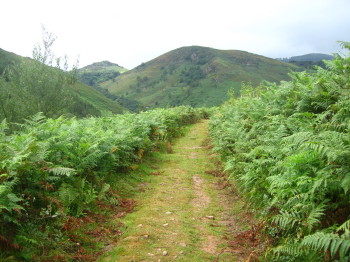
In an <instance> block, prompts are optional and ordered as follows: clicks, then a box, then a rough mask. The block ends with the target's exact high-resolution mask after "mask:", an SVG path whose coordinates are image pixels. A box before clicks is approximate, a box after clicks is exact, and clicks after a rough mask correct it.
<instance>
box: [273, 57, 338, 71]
mask: <svg viewBox="0 0 350 262" xmlns="http://www.w3.org/2000/svg"><path fill="white" fill-rule="evenodd" d="M333 59H334V57H333V56H332V55H328V54H321V53H312V54H306V55H299V56H292V57H290V58H277V60H279V61H283V62H288V63H290V64H293V65H296V66H299V67H301V68H302V69H304V70H310V69H311V70H312V69H313V68H314V67H315V66H320V67H323V68H325V64H324V63H323V60H333Z"/></svg>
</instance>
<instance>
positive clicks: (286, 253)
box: [210, 43, 350, 261]
mask: <svg viewBox="0 0 350 262" xmlns="http://www.w3.org/2000/svg"><path fill="white" fill-rule="evenodd" d="M342 45H343V47H344V48H346V49H349V48H350V44H349V43H342ZM325 63H326V69H323V68H320V67H318V68H317V70H315V72H311V73H307V72H299V73H292V74H291V77H292V81H290V82H283V83H282V84H281V85H279V86H276V85H274V84H270V83H266V84H262V85H260V86H259V87H257V88H252V87H251V86H249V85H245V86H243V93H242V97H241V98H239V99H234V98H232V99H231V100H230V101H229V102H228V103H226V104H225V105H224V106H222V107H221V108H220V109H219V110H218V113H217V114H216V115H215V116H214V117H212V119H211V123H210V130H211V136H212V138H213V140H214V142H215V148H214V150H215V151H217V152H220V153H221V155H222V158H223V159H224V160H225V162H226V171H228V172H230V175H231V178H232V179H235V180H236V181H237V184H238V186H239V188H240V190H241V192H242V193H243V194H244V195H245V196H246V197H247V198H248V199H249V200H250V201H251V203H252V204H253V205H254V206H255V208H257V209H259V210H260V211H261V213H262V214H263V215H264V217H265V218H266V220H267V222H268V226H267V227H266V233H267V234H268V235H269V236H270V238H271V240H272V241H273V248H271V249H270V250H269V252H268V253H267V254H266V257H267V258H266V259H267V261H330V260H332V261H349V260H350V257H349V256H350V227H349V225H350V222H349V221H350V220H349V215H350V209H349V206H350V202H349V200H350V199H349V197H350V195H349V189H350V176H349V174H350V162H349V160H350V125H349V124H350V110H349V109H350V92H349V90H350V57H349V56H348V55H346V56H340V55H336V57H335V59H334V60H333V61H325Z"/></svg>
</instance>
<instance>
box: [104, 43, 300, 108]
mask: <svg viewBox="0 0 350 262" xmlns="http://www.w3.org/2000/svg"><path fill="white" fill-rule="evenodd" d="M297 69H298V67H296V66H293V65H290V64H288V63H284V62H280V61H277V60H275V59H270V58H267V57H263V56H259V55H255V54H251V53H248V52H244V51H235V50H226V51H224V50H217V49H213V48H208V47H200V46H190V47H182V48H178V49H175V50H173V51H170V52H168V53H166V54H163V55H161V56H159V57H157V58H155V59H153V60H151V61H149V62H147V63H143V64H141V65H140V66H138V67H136V68H135V69H133V70H130V71H127V72H125V73H123V74H122V75H120V76H118V77H117V78H115V79H113V80H110V81H108V82H105V83H102V84H101V86H102V87H103V88H106V89H108V90H109V92H110V93H112V94H114V95H118V96H124V97H126V98H132V99H136V100H138V101H140V102H141V103H142V104H144V105H146V106H149V107H160V106H177V105H191V106H195V107H200V106H217V105H220V104H222V103H223V102H224V101H225V100H227V99H228V95H227V93H228V90H229V89H231V88H233V89H235V90H236V92H239V89H240V86H241V82H242V81H245V82H251V83H252V84H254V85H255V84H258V83H260V82H261V81H262V80H267V81H272V82H279V81H280V80H286V79H289V77H288V75H287V74H288V72H290V71H291V70H297Z"/></svg>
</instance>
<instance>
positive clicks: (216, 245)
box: [101, 120, 263, 261]
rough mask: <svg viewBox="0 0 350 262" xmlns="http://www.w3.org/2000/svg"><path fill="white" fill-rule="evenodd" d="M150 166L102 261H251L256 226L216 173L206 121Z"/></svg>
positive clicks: (217, 167) (254, 254)
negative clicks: (118, 237)
mask: <svg viewBox="0 0 350 262" xmlns="http://www.w3.org/2000/svg"><path fill="white" fill-rule="evenodd" d="M167 151H168V153H164V154H160V157H159V158H157V159H159V160H157V162H155V163H152V164H151V167H152V169H153V170H152V171H149V172H148V173H149V174H148V175H149V176H148V177H149V179H148V182H147V183H143V184H141V186H140V188H144V189H145V190H144V192H141V193H139V194H137V195H136V197H135V199H134V201H135V202H136V207H135V210H134V212H132V213H129V214H127V215H126V216H125V217H123V218H121V219H120V221H117V222H122V223H123V224H124V227H123V228H122V231H123V234H122V235H121V236H120V239H119V240H118V241H117V243H116V246H115V247H113V248H111V250H110V251H109V252H107V253H106V254H105V256H104V257H103V258H102V259H101V261H254V259H255V258H257V257H258V255H259V252H260V251H261V250H262V246H263V245H262V244H261V243H262V242H261V241H260V240H259V239H258V236H257V232H258V229H257V228H258V227H252V224H255V223H256V222H255V221H254V219H253V216H252V214H251V213H249V212H247V211H245V210H244V207H245V204H244V202H243V201H242V199H241V198H240V197H239V196H238V195H237V193H236V192H235V190H234V189H233V187H232V186H231V185H229V184H228V183H227V179H226V178H225V176H224V174H223V173H222V172H221V171H220V163H219V162H217V160H216V157H215V156H214V155H211V153H210V146H208V134H207V121H204V120H203V121H201V122H199V123H197V124H194V125H192V126H191V127H189V130H188V133H187V134H186V135H185V136H184V137H182V138H179V139H178V140H176V142H175V143H174V145H172V147H171V148H170V146H169V147H168V148H167Z"/></svg>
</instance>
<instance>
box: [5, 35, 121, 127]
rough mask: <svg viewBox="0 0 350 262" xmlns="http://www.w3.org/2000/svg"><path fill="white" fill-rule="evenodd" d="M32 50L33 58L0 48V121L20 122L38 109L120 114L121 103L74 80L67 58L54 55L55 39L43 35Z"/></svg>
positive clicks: (56, 113)
mask: <svg viewBox="0 0 350 262" xmlns="http://www.w3.org/2000/svg"><path fill="white" fill-rule="evenodd" d="M46 37H47V38H46V39H44V41H43V45H38V46H37V47H36V48H35V49H34V51H33V55H34V57H33V59H30V58H24V57H20V56H17V55H15V54H12V53H9V52H6V51H4V50H0V121H1V120H2V119H4V118H6V119H7V121H8V122H9V123H11V122H20V121H22V120H23V119H24V118H27V117H29V116H31V115H33V114H35V113H37V112H43V113H44V114H45V115H46V116H48V117H58V116H60V115H62V114H67V115H75V116H78V117H83V116H87V115H95V116H98V115H101V114H102V113H103V112H105V111H110V112H113V113H122V112H123V111H125V109H124V108H122V107H121V106H120V105H118V104H117V103H116V102H113V101H112V100H110V99H108V98H106V97H105V96H104V95H102V94H101V93H100V92H98V91H96V90H94V89H93V88H91V87H89V86H86V85H83V84H81V83H79V82H78V81H77V78H76V74H75V73H74V70H73V71H71V72H67V71H68V63H67V59H59V58H55V57H54V55H53V53H52V51H51V46H52V44H53V42H54V39H52V38H51V39H50V36H46Z"/></svg>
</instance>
